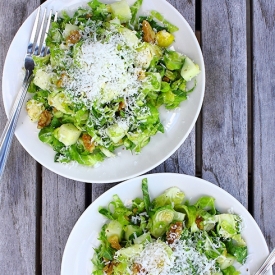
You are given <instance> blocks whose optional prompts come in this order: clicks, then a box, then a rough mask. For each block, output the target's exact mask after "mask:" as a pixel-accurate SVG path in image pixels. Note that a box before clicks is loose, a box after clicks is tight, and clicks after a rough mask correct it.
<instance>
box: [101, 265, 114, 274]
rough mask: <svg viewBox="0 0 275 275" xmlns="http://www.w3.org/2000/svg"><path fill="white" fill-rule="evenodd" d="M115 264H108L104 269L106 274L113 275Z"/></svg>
mask: <svg viewBox="0 0 275 275" xmlns="http://www.w3.org/2000/svg"><path fill="white" fill-rule="evenodd" d="M114 266H115V263H114V262H108V264H106V265H105V266H104V268H103V271H104V274H107V275H111V274H113V269H114Z"/></svg>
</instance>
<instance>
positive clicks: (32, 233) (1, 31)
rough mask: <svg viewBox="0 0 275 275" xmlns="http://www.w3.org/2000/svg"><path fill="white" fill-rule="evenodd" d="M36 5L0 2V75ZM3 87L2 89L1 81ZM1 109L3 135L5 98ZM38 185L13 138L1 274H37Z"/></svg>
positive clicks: (0, 201)
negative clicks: (11, 45) (24, 22)
mask: <svg viewBox="0 0 275 275" xmlns="http://www.w3.org/2000/svg"><path fill="white" fill-rule="evenodd" d="M37 5H38V1H36V0H31V1H26V0H22V1H19V0H13V1H1V2H0V45H1V47H0V75H1V76H2V72H3V66H4V60H5V57H6V54H7V51H8V47H9V45H10V43H11V41H12V39H13V37H14V35H15V34H16V32H17V30H18V28H19V27H20V26H21V24H22V23H23V21H24V20H25V19H26V18H27V16H28V15H29V14H30V13H31V12H32V11H33V10H34V9H35V8H36V7H37ZM22 62H23V60H22ZM14 77H16V76H14ZM12 81H16V79H13V80H12ZM0 87H1V88H2V79H1V80H0ZM1 88H0V89H1ZM4 92H5V91H4ZM1 95H2V90H1ZM0 109H1V112H0V133H2V131H3V129H4V126H5V123H6V121H7V118H6V115H5V112H4V106H3V101H2V96H1V102H0ZM36 182H37V174H36V162H35V161H34V160H33V159H32V157H31V156H29V154H28V153H27V152H26V151H25V150H24V149H23V148H22V146H21V145H20V144H19V142H18V141H17V139H16V138H14V141H13V144H12V148H11V152H10V155H9V160H8V162H7V166H6V169H5V172H4V175H3V178H2V180H1V181H0V224H1V226H0V259H1V260H0V262H1V264H0V266H1V267H0V269H1V272H0V273H1V274H15V275H16V274H30V275H32V274H35V273H36V270H37V265H36V232H37V227H36V226H37V219H36V212H37V210H36V200H37V185H36Z"/></svg>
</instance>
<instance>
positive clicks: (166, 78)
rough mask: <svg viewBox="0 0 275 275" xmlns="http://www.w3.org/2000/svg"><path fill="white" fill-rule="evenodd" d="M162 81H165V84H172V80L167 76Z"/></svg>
mask: <svg viewBox="0 0 275 275" xmlns="http://www.w3.org/2000/svg"><path fill="white" fill-rule="evenodd" d="M162 81H164V82H168V83H169V82H170V78H168V77H167V76H164V77H163V78H162Z"/></svg>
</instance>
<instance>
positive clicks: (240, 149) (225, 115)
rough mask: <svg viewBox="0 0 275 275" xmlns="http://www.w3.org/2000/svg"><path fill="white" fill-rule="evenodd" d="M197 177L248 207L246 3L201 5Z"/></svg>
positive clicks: (208, 0) (207, 0) (213, 0)
mask: <svg viewBox="0 0 275 275" xmlns="http://www.w3.org/2000/svg"><path fill="white" fill-rule="evenodd" d="M201 4H202V12H201V14H202V50H203V54H204V60H205V66H206V91H205V99H204V105H203V109H202V162H203V163H202V177H203V178H204V179H206V180H209V181H210V182H212V183H214V184H216V185H219V186H220V187H222V188H223V189H225V190H226V191H228V192H229V193H231V194H232V195H233V196H234V197H235V198H236V199H238V200H239V201H240V202H241V203H242V204H243V205H244V206H246V207H247V206H248V191H247V190H248V161H247V55H246V1H245V0H241V1H240V0H233V1H225V0H223V1H220V0H204V1H201Z"/></svg>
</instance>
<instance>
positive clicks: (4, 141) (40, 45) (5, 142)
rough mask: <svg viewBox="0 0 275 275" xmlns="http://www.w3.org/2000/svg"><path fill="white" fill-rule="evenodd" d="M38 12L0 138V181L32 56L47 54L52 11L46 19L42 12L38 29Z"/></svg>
mask: <svg viewBox="0 0 275 275" xmlns="http://www.w3.org/2000/svg"><path fill="white" fill-rule="evenodd" d="M40 10H41V8H40V7H39V8H38V10H37V14H36V17H35V21H34V24H33V28H32V32H31V36H30V40H29V43H28V47H27V53H26V56H25V60H24V67H25V77H24V80H23V83H22V87H21V89H20V91H19V92H18V94H17V96H16V99H15V101H14V103H13V106H12V109H11V112H10V115H9V118H8V121H7V123H6V126H5V128H4V131H3V133H2V135H1V138H0V179H1V177H2V175H3V172H4V168H5V165H6V162H7V159H8V155H9V151H10V147H11V143H12V139H13V135H14V131H15V128H16V125H17V121H18V117H19V114H20V111H21V109H22V106H23V103H24V99H25V97H26V94H27V90H28V87H29V84H30V82H31V80H32V79H33V69H34V66H35V64H34V60H33V56H34V55H35V56H41V57H43V56H45V55H46V54H48V53H49V51H48V48H47V47H46V38H47V34H48V31H49V27H50V23H51V17H52V10H51V11H50V13H49V15H48V17H47V19H46V14H47V9H45V10H44V13H43V16H42V20H41V23H40V27H38V25H39V21H40V20H39V18H40ZM56 16H57V14H56ZM56 16H55V18H56Z"/></svg>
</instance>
